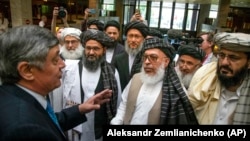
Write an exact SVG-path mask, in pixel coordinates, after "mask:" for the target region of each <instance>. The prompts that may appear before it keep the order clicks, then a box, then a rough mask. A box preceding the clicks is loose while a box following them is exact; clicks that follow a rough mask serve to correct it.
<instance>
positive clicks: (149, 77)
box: [111, 37, 197, 125]
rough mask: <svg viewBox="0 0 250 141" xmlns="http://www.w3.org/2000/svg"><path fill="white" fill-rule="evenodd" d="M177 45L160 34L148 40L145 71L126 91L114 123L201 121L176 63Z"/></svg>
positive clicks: (129, 84)
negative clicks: (173, 45) (180, 78)
mask: <svg viewBox="0 0 250 141" xmlns="http://www.w3.org/2000/svg"><path fill="white" fill-rule="evenodd" d="M174 55H175V50H174V48H173V47H172V46H171V45H170V44H168V43H166V42H165V41H164V40H163V39H160V38H158V37H153V38H148V39H146V40H145V42H144V44H143V49H142V56H141V57H142V59H141V60H142V61H143V64H142V67H141V72H140V73H136V74H135V75H134V76H133V77H132V79H131V80H130V81H129V83H128V85H127V86H126V88H125V89H124V91H123V93H122V101H121V104H120V105H119V108H118V110H117V114H116V116H115V117H114V118H113V119H112V121H111V124H112V125H122V124H124V125H127V124H129V125H147V124H151V125H152V124H155V125H157V124H158V125H159V124H160V125H163V124H197V120H196V117H195V114H194V111H193V109H192V106H191V104H190V103H189V100H188V98H187V96H186V93H185V92H184V90H183V88H182V86H181V82H180V81H179V79H178V76H177V74H176V72H175V70H174V67H173V65H172V61H173V58H174Z"/></svg>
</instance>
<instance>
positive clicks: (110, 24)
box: [104, 20, 120, 31]
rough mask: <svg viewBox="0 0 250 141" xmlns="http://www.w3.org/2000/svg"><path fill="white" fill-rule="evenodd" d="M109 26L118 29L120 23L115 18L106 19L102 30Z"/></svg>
mask: <svg viewBox="0 0 250 141" xmlns="http://www.w3.org/2000/svg"><path fill="white" fill-rule="evenodd" d="M109 26H113V27H116V28H117V29H118V30H119V31H120V23H119V22H117V21H115V20H110V21H108V22H107V23H106V24H105V26H104V30H106V29H107V28H108V27H109Z"/></svg>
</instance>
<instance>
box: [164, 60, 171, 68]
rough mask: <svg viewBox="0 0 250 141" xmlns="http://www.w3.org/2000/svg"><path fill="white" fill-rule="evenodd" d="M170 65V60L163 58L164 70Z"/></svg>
mask: <svg viewBox="0 0 250 141" xmlns="http://www.w3.org/2000/svg"><path fill="white" fill-rule="evenodd" d="M169 63H170V58H165V62H164V68H167V67H168V65H169Z"/></svg>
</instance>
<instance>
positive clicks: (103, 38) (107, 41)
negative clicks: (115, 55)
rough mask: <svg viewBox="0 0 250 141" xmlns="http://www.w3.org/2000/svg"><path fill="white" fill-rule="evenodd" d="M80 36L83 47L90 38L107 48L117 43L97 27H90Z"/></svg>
mask: <svg viewBox="0 0 250 141" xmlns="http://www.w3.org/2000/svg"><path fill="white" fill-rule="evenodd" d="M80 38H81V42H82V44H83V47H85V44H86V42H87V41H88V40H95V41H97V42H99V43H100V44H102V45H103V46H104V47H107V48H108V47H113V46H114V44H115V41H114V40H113V39H111V38H110V37H109V36H108V35H107V34H106V33H105V32H103V31H100V30H95V29H89V30H86V31H84V32H83V33H82V34H81V36H80Z"/></svg>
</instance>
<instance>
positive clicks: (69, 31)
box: [61, 27, 82, 40]
mask: <svg viewBox="0 0 250 141" xmlns="http://www.w3.org/2000/svg"><path fill="white" fill-rule="evenodd" d="M81 33H82V31H81V30H80V29H78V28H73V27H67V28H64V29H63V30H62V33H61V38H62V40H64V38H65V37H66V36H73V37H75V38H77V39H79V40H80V35H81Z"/></svg>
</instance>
